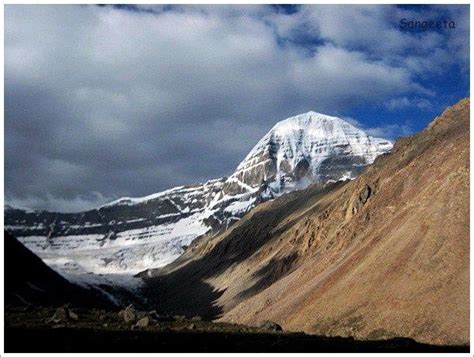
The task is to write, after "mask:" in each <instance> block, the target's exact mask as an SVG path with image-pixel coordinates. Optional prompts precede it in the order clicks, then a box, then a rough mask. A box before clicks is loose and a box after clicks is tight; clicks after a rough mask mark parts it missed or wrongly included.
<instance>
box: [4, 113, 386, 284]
mask: <svg viewBox="0 0 474 357" xmlns="http://www.w3.org/2000/svg"><path fill="white" fill-rule="evenodd" d="M391 147H392V145H391V143H390V142H388V141H387V140H383V139H377V138H373V137H371V136H369V135H367V134H365V133H364V132H363V131H361V130H359V129H357V128H355V127H353V126H352V125H350V124H348V123H346V122H345V121H343V120H342V119H339V118H335V117H330V116H326V115H322V114H318V113H314V112H309V113H306V114H302V115H299V116H296V117H293V118H289V119H287V120H284V121H282V122H280V123H278V124H277V125H276V126H275V127H274V128H273V129H272V130H270V132H269V133H268V134H267V135H265V136H264V137H263V138H262V140H260V142H259V143H258V144H257V145H256V146H255V148H254V149H253V150H252V151H251V152H250V153H249V155H248V156H247V158H246V159H245V160H244V161H243V162H242V163H241V164H240V165H239V166H238V168H237V170H236V172H235V173H234V174H232V175H231V176H230V177H229V178H222V179H216V180H211V181H208V182H206V183H204V184H195V185H191V186H183V187H176V188H173V189H170V190H167V191H164V192H159V193H156V194H153V195H150V196H147V197H141V198H129V197H126V198H121V199H119V200H117V201H114V202H111V203H109V204H107V205H104V206H102V207H99V208H98V209H94V210H90V211H87V212H80V213H67V214H66V213H53V212H45V211H25V210H19V209H14V208H11V207H6V210H5V227H6V229H7V230H8V231H9V232H11V233H12V234H14V235H15V236H16V237H18V238H19V239H20V240H21V241H22V242H23V243H24V244H26V246H28V247H29V248H30V249H32V250H33V251H34V252H35V253H36V254H38V255H39V256H40V257H41V258H42V259H43V260H44V261H45V262H46V263H47V264H49V265H50V266H52V267H54V268H55V269H57V270H59V271H61V272H62V273H64V275H65V276H68V277H69V278H71V279H73V278H74V277H75V279H78V278H77V277H78V276H82V277H83V278H84V277H86V282H87V280H89V278H90V275H89V274H87V273H89V272H93V273H99V274H115V273H137V272H139V271H142V270H144V269H148V268H154V267H159V266H163V265H165V264H167V263H169V262H171V261H172V260H174V259H175V258H176V257H178V256H179V254H181V253H182V251H183V249H184V248H185V247H186V246H187V245H189V244H190V243H191V242H192V241H193V240H194V239H195V238H197V237H199V236H202V235H204V234H206V233H210V232H216V231H219V230H223V229H225V228H227V227H228V226H229V225H231V224H232V223H234V222H236V221H238V220H239V219H240V218H241V217H242V216H243V215H245V214H246V213H247V212H248V211H249V210H250V209H251V208H252V207H254V206H256V205H257V204H258V203H260V202H263V201H266V200H268V199H271V198H274V197H277V196H279V195H281V194H283V193H285V192H288V191H292V190H295V189H301V188H303V187H305V186H307V185H308V184H309V183H310V182H328V181H331V180H333V181H337V180H340V179H347V178H350V177H354V176H355V175H357V174H358V173H359V171H360V170H361V169H362V167H363V166H364V165H366V164H369V163H371V162H372V161H373V160H374V159H375V157H376V156H377V155H379V154H381V153H383V152H386V151H388V150H390V149H391ZM82 280H84V279H82Z"/></svg>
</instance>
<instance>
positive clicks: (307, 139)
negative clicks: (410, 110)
mask: <svg viewBox="0 0 474 357" xmlns="http://www.w3.org/2000/svg"><path fill="white" fill-rule="evenodd" d="M391 148H392V144H391V143H390V142H389V141H387V140H385V139H378V138H373V137H371V136H369V135H367V134H366V133H365V132H363V131H362V130H360V129H357V128H356V127H354V126H353V125H351V124H349V123H347V122H346V121H344V120H342V119H340V118H337V117H332V116H328V115H324V114H320V113H316V112H308V113H305V114H301V115H297V116H295V117H292V118H289V119H286V120H283V121H281V122H279V123H277V124H276V125H275V126H274V127H273V128H272V129H271V130H270V131H269V132H268V133H267V134H266V135H265V136H264V137H263V138H262V139H261V140H260V141H259V142H258V143H257V145H256V146H255V147H254V148H253V149H252V150H251V151H250V153H249V154H248V155H247V157H246V158H245V159H244V160H243V161H242V162H241V163H240V165H239V166H238V167H237V169H236V171H235V172H234V173H233V174H232V175H231V176H230V177H229V179H227V181H226V184H225V186H224V187H225V189H226V190H227V191H228V192H246V191H249V190H252V189H256V188H260V187H261V186H262V184H266V185H267V186H268V187H269V188H270V189H271V191H272V192H274V193H281V192H285V191H293V190H295V189H301V188H304V187H306V186H308V185H309V184H310V183H315V182H320V183H326V182H328V181H337V180H340V179H341V178H344V177H346V178H351V177H354V176H356V175H357V174H358V173H359V172H360V171H362V168H363V167H364V166H365V165H367V164H371V163H372V162H373V161H374V160H375V158H376V157H377V156H378V155H380V154H383V153H385V152H388V151H390V149H391Z"/></svg>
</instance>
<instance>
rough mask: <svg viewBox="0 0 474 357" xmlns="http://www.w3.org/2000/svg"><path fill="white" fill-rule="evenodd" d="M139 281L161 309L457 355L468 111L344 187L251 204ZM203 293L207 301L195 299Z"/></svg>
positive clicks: (465, 285) (463, 310)
mask: <svg viewBox="0 0 474 357" xmlns="http://www.w3.org/2000/svg"><path fill="white" fill-rule="evenodd" d="M142 276H144V277H148V279H147V281H148V285H149V288H150V292H151V293H152V295H154V296H156V298H157V299H156V301H155V303H156V306H157V308H159V309H163V310H172V311H176V312H181V313H185V314H188V315H193V314H203V315H206V316H207V317H209V318H219V319H220V320H221V321H228V322H236V323H243V324H257V323H259V322H261V321H263V320H274V321H275V322H277V323H279V324H280V325H282V326H283V328H284V329H285V330H289V331H305V332H309V333H314V334H323V335H335V336H336V335H337V336H354V337H355V338H358V339H379V338H391V337H411V338H414V339H416V340H417V341H420V342H425V343H433V344H445V345H455V344H468V343H469V100H467V99H465V100H462V101H461V102H459V103H458V104H456V105H454V106H453V107H450V108H448V109H447V110H446V111H445V112H444V113H443V114H442V115H441V116H440V117H438V118H436V119H435V120H434V121H433V122H432V123H431V124H430V125H429V127H428V128H426V129H425V130H423V131H422V132H421V133H419V134H417V135H414V136H412V137H408V138H403V139H401V140H399V141H398V142H397V143H396V144H395V147H394V149H393V151H392V153H391V154H389V155H383V156H382V157H379V158H378V159H377V160H376V161H375V163H374V164H373V165H371V166H370V167H368V168H367V169H366V170H365V171H364V173H363V174H362V175H361V176H359V177H358V178H357V179H356V180H354V181H352V182H349V183H347V184H335V185H332V186H327V187H326V188H324V189H321V188H318V187H311V188H309V189H307V190H304V191H301V192H297V193H294V194H289V195H286V196H285V197H281V198H280V199H277V200H275V201H272V202H266V203H264V204H261V205H260V206H258V207H257V208H256V209H254V210H253V211H252V212H250V214H248V215H247V216H246V217H244V219H242V220H241V221H240V222H239V223H237V224H235V225H234V226H233V227H232V228H231V229H229V230H228V231H226V232H224V233H223V234H221V235H218V236H214V237H205V238H203V239H200V240H198V241H195V242H194V243H193V244H192V245H191V246H190V247H189V249H188V251H187V252H186V253H185V254H184V255H183V256H182V257H181V258H180V259H178V261H176V262H175V263H173V264H172V265H170V266H168V267H166V268H165V269H162V270H158V271H149V272H144V273H143V274H142ZM203 285H204V286H207V287H208V288H207V289H205V290H206V291H212V292H213V293H212V294H209V293H208V294H201V293H200V292H199V290H198V289H196V287H202V286H203ZM203 306H204V307H206V308H205V309H206V311H202V309H203ZM209 307H212V309H211V310H209Z"/></svg>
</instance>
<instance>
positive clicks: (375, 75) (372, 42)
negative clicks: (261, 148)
mask: <svg viewBox="0 0 474 357" xmlns="http://www.w3.org/2000/svg"><path fill="white" fill-rule="evenodd" d="M397 11H398V12H400V11H404V14H407V12H409V11H411V10H406V9H399V8H395V7H389V6H383V7H377V6H375V7H374V6H365V7H358V8H352V7H335V6H334V7H327V6H325V7H319V6H300V7H288V8H280V7H270V6H180V5H176V6H171V7H166V6H144V7H140V6H135V5H134V6H132V8H128V7H123V6H120V7H111V6H105V7H97V6H25V5H8V6H6V8H5V192H6V198H7V201H9V202H10V203H12V204H14V205H15V204H16V205H20V206H21V205H23V206H29V207H33V208H47V209H54V210H68V211H70V210H80V209H84V208H89V207H93V206H96V205H98V204H101V203H104V202H105V201H107V200H110V199H112V198H117V197H119V196H122V195H129V196H130V195H131V196H140V195H145V194H149V193H152V192H156V191H159V190H162V189H166V188H169V187H172V186H175V185H181V184H189V183H193V182H195V181H204V180H207V179H210V178H214V177H220V176H223V175H228V174H230V173H231V172H232V170H233V169H234V168H235V167H236V166H237V164H238V162H239V161H240V160H241V159H242V158H243V157H244V156H245V155H246V153H247V152H248V151H249V150H250V149H251V147H252V146H253V145H254V144H255V143H256V142H257V140H258V139H259V138H260V137H261V136H262V135H264V134H265V132H266V131H267V130H268V129H269V128H270V127H271V126H273V124H274V123H275V122H276V121H278V120H280V119H284V118H285V117H288V116H290V115H294V114H298V113H300V112H304V111H308V110H317V111H321V112H327V113H328V114H337V113H344V111H346V110H348V109H350V108H351V107H352V106H355V105H359V104H360V103H382V104H383V105H385V106H389V107H390V106H392V107H394V106H396V105H410V103H411V102H410V100H411V99H406V100H405V99H403V98H406V97H410V96H415V97H416V98H418V99H417V100H418V101H417V102H416V103H418V105H422V104H423V103H425V104H426V103H429V98H430V97H431V96H433V94H434V92H433V89H432V88H427V87H426V86H425V85H424V84H423V83H422V82H420V81H419V80H418V78H419V76H420V75H423V74H427V73H430V72H432V71H435V70H436V69H437V68H440V67H442V66H446V65H451V64H453V63H455V64H463V65H465V66H467V64H466V63H467V62H466V61H468V58H469V57H468V54H467V55H466V53H467V48H468V47H466V46H467V44H468V41H466V42H463V40H466V39H468V34H469V32H468V17H467V20H466V15H465V13H466V11H463V10H462V9H461V10H459V9H458V10H456V9H452V10H450V11H451V12H452V13H453V14H457V15H456V16H458V17H459V18H461V17H462V18H463V19H464V20H462V21H461V23H460V29H462V30H460V31H461V34H458V36H454V34H450V35H449V36H451V37H452V38H448V37H447V36H448V35H443V34H437V33H426V34H422V35H420V36H411V35H410V34H405V33H402V32H400V31H396V30H394V28H393V24H392V23H391V22H390V21H387V18H388V17H390V16H392V17H393V16H395V13H396V12H397ZM429 11H433V10H429ZM456 11H457V12H456ZM467 13H468V11H467ZM397 16H398V15H397ZM453 16H454V15H453ZM463 21H464V22H466V21H467V24H466V23H464V22H463ZM448 40H449V44H448V42H447V41H448ZM463 46H464V47H463ZM450 48H451V51H452V53H459V58H458V57H455V56H453V55H451V56H448V55H447V51H449V50H450ZM433 50H435V51H437V52H436V53H437V56H435V57H433V56H430V57H428V56H426V53H428V52H429V51H433ZM400 98H402V99H400ZM410 98H411V97H410ZM397 100H398V102H397ZM416 103H415V105H416Z"/></svg>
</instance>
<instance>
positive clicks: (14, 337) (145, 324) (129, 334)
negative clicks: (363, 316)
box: [5, 307, 469, 353]
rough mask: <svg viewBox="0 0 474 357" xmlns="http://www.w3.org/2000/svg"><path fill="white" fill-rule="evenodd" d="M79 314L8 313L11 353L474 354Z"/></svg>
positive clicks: (405, 342) (395, 342) (404, 342)
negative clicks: (55, 318)
mask: <svg viewBox="0 0 474 357" xmlns="http://www.w3.org/2000/svg"><path fill="white" fill-rule="evenodd" d="M75 311H77V314H78V315H79V316H80V318H79V319H77V320H74V319H70V318H67V319H63V320H61V323H60V324H51V323H47V322H46V321H47V319H46V318H45V317H49V318H50V317H51V316H52V315H53V314H54V313H55V312H57V311H56V309H53V308H50V309H48V308H42V309H33V310H32V309H19V308H11V307H10V308H7V310H6V313H5V352H112V353H113V352H469V346H433V345H427V344H420V343H417V342H415V341H414V340H411V339H402V338H396V339H390V340H381V341H357V340H354V339H353V338H342V337H322V336H313V335H307V334H304V333H288V332H283V331H264V330H262V329H261V328H259V327H250V326H242V325H234V324H228V323H213V322H210V321H198V319H194V320H188V319H184V320H181V319H180V320H177V319H175V320H172V321H156V320H153V319H150V318H148V317H147V316H145V317H143V318H142V319H141V320H139V321H138V322H137V324H136V325H131V324H130V323H127V322H125V321H124V320H123V318H122V317H121V316H119V314H118V313H117V312H107V311H104V310H96V309H91V310H86V309H84V310H80V309H77V310H75ZM61 314H62V312H61ZM143 319H145V320H146V321H144V320H143ZM137 325H139V326H137ZM25 341H28V343H25Z"/></svg>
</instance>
